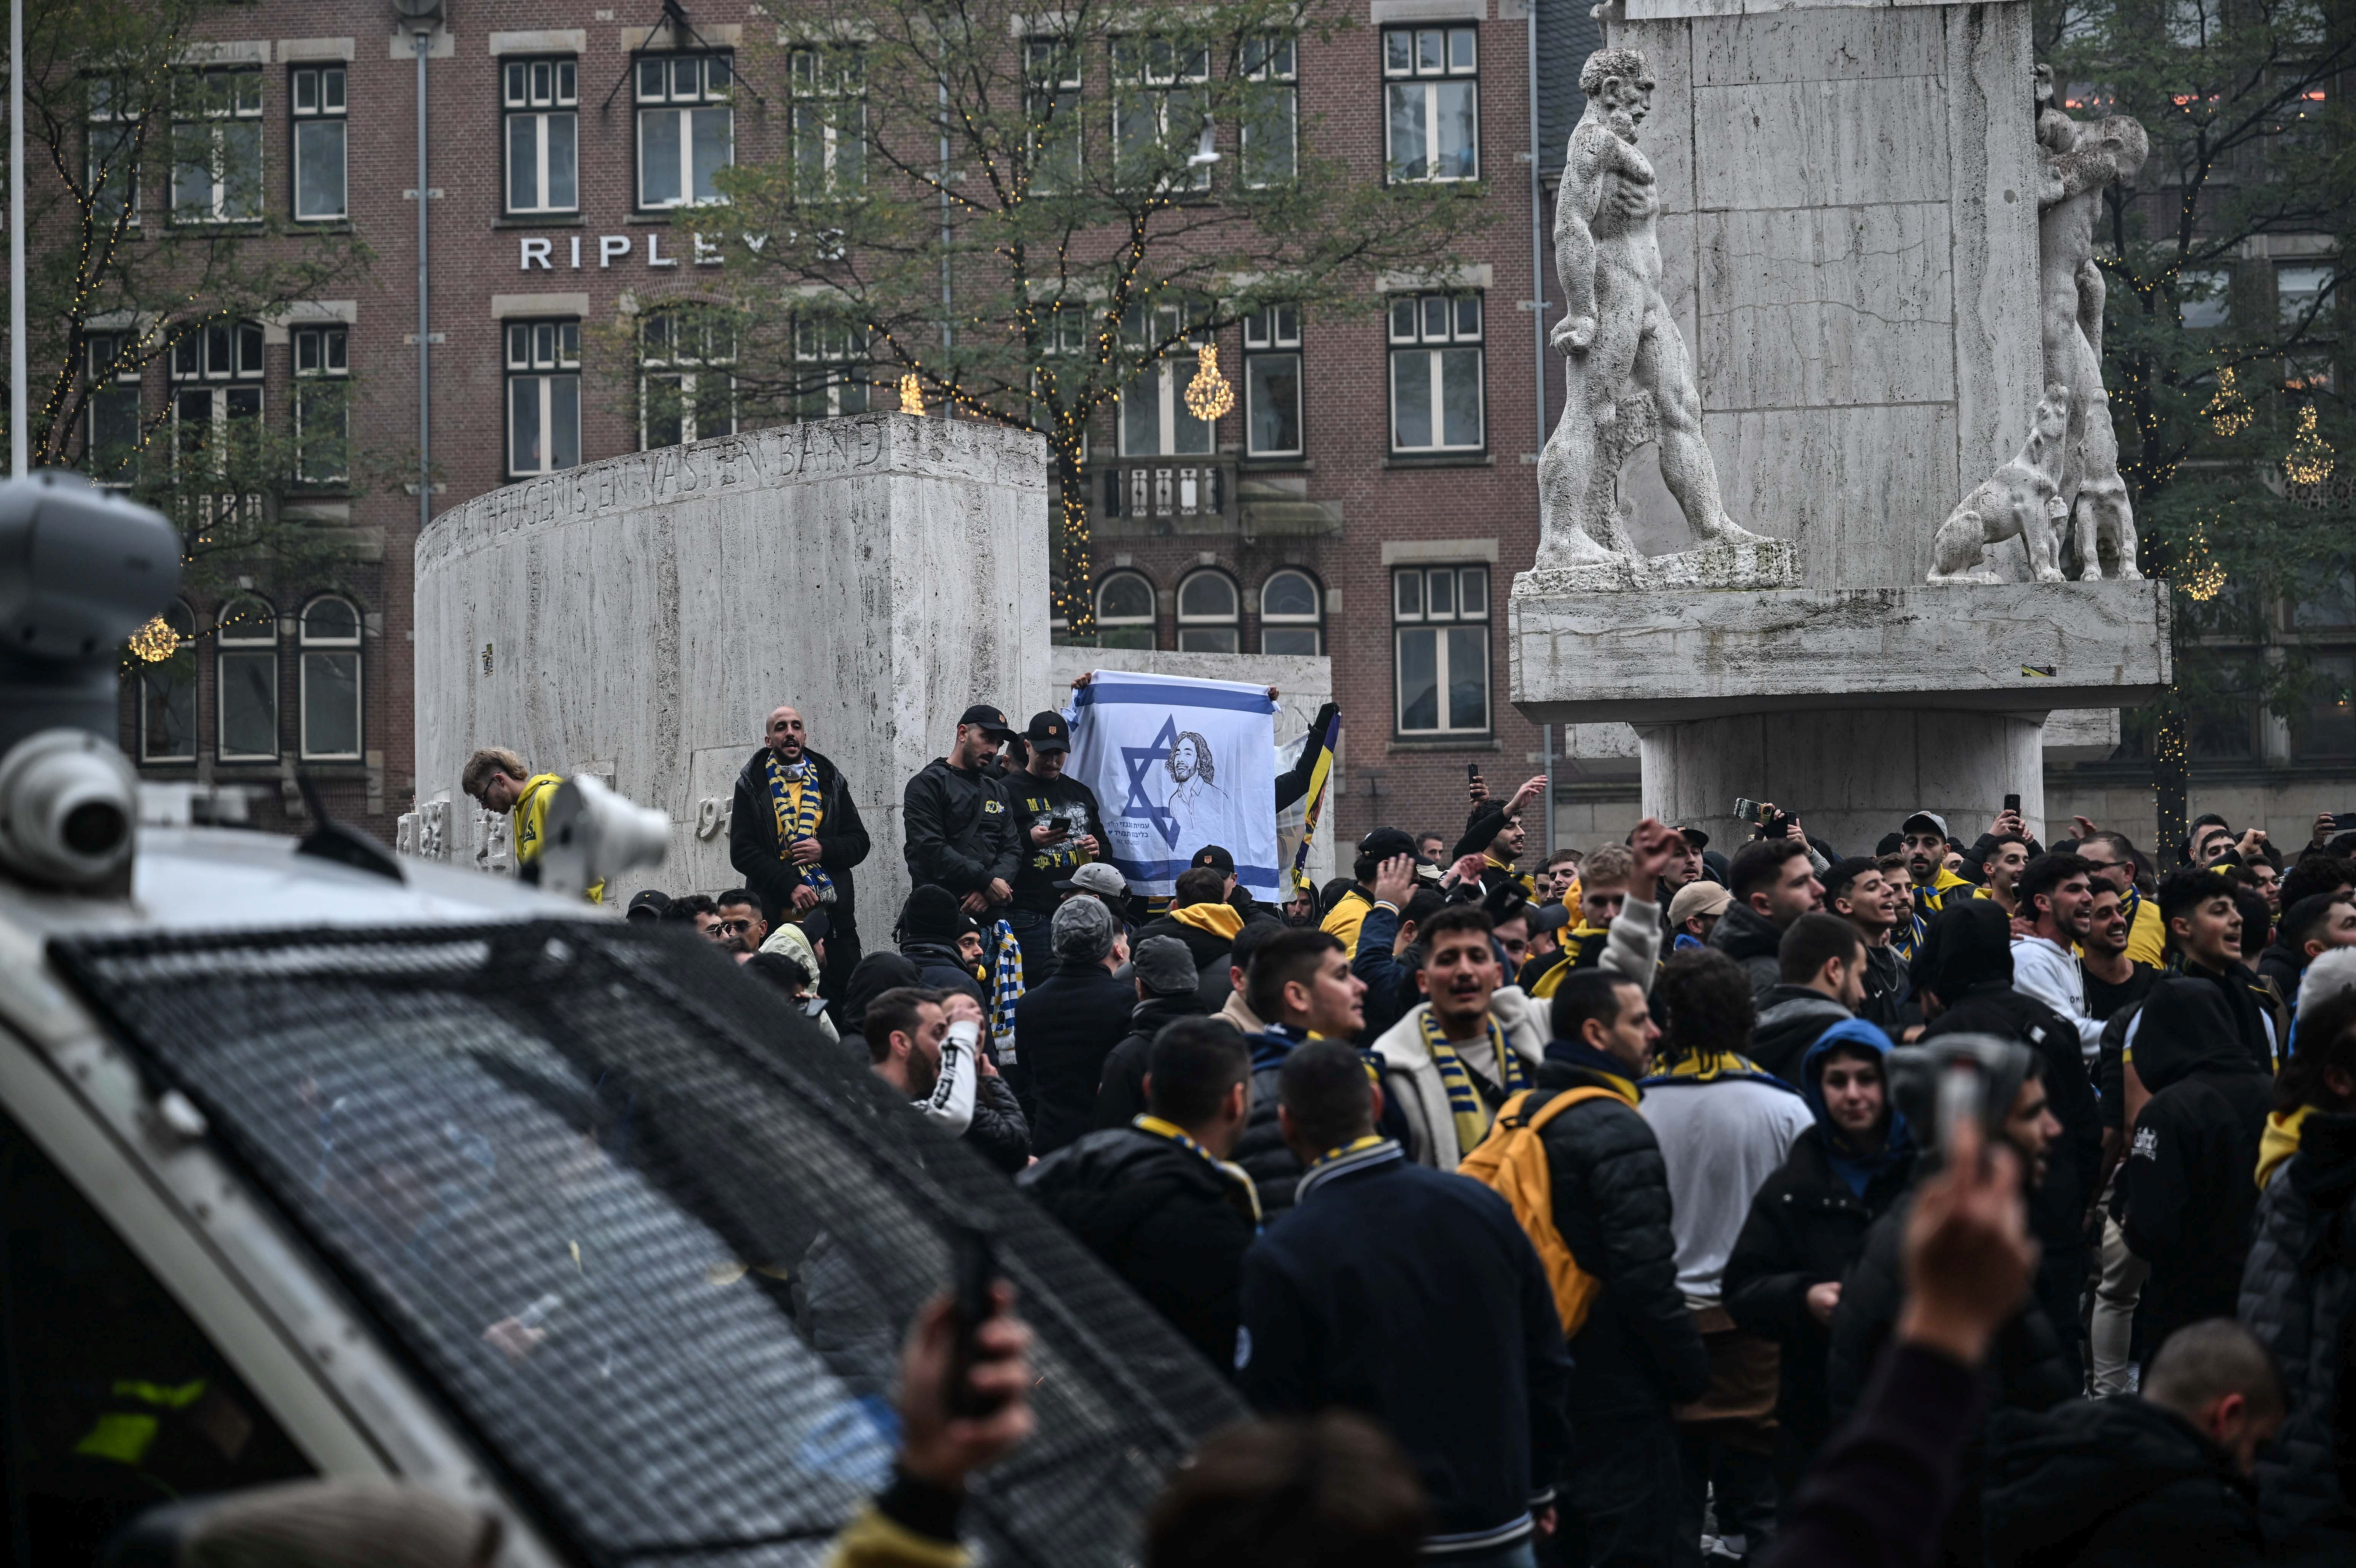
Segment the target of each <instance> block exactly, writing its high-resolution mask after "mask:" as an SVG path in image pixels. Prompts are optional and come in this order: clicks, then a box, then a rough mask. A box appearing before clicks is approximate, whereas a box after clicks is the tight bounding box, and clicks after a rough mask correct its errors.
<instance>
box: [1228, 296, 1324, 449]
mask: <svg viewBox="0 0 2356 1568" xmlns="http://www.w3.org/2000/svg"><path fill="white" fill-rule="evenodd" d="M1243 338H1244V374H1243V393H1244V397H1243V402H1244V410H1243V412H1244V455H1245V456H1247V457H1298V456H1300V455H1301V453H1303V452H1305V451H1307V450H1308V446H1309V406H1308V405H1309V397H1308V390H1307V384H1306V381H1305V379H1304V377H1303V369H1304V367H1303V362H1302V359H1301V307H1300V306H1299V305H1291V304H1272V305H1270V306H1269V307H1268V308H1267V309H1266V310H1258V311H1254V312H1252V313H1251V314H1250V315H1247V316H1245V317H1244V320H1243ZM1260 359H1290V360H1291V361H1292V428H1293V432H1294V433H1295V435H1296V436H1297V438H1298V439H1297V440H1295V442H1294V443H1293V444H1292V445H1290V446H1262V445H1260V444H1259V417H1258V416H1259V394H1258V381H1257V380H1256V379H1254V377H1253V374H1252V372H1253V368H1254V362H1255V361H1256V360H1260Z"/></svg>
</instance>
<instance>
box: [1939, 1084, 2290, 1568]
mask: <svg viewBox="0 0 2356 1568" xmlns="http://www.w3.org/2000/svg"><path fill="white" fill-rule="evenodd" d="M2235 1043H2236V1044H2238V1043H2239V1042H2238V1041H2236V1042H2235ZM1985 1498H1986V1502H1985V1508H1986V1510H1987V1544H1988V1561H1989V1562H1990V1563H2008V1564H2013V1565H2015V1568H2233V1565H2239V1564H2243V1563H2255V1562H2256V1561H2257V1560H2258V1558H2259V1556H2260V1554H2261V1553H2262V1552H2263V1550H2264V1543H2263V1542H2262V1541H2260V1539H2259V1535H2258V1505H2257V1488H2254V1487H2253V1486H2252V1485H2251V1484H2250V1483H2249V1481H2248V1480H2247V1479H2245V1478H2244V1477H2243V1476H2242V1475H2241V1473H2240V1472H2239V1471H2238V1470H2236V1469H2235V1467H2234V1465H2233V1456H2232V1455H2231V1454H2229V1453H2227V1452H2226V1451H2225V1450H2224V1449H2222V1448H2220V1447H2219V1446H2218V1445H2216V1444H2214V1443H2211V1441H2209V1439H2208V1438H2207V1437H2205V1436H2203V1435H2201V1433H2199V1432H2197V1431H2195V1430H2194V1429H2193V1427H2192V1425H2191V1424H2190V1422H2187V1421H2186V1420H2185V1419H2184V1418H2183V1417H2181V1416H2179V1415H2178V1414H2177V1413H2175V1412H2173V1411H2170V1410H2165V1409H2162V1408H2161V1407H2160V1406H2158V1405H2156V1404H2148V1403H2145V1402H2144V1401H2143V1400H2140V1399H2137V1398H2136V1397H2135V1396H2134V1395H2132V1394H2126V1395H2122V1396H2120V1397H2118V1398H2115V1399H2098V1400H2070V1401H2067V1402H2065V1403H2061V1404H2057V1405H2055V1406H2054V1407H2053V1408H2052V1409H2051V1410H2048V1411H2044V1412H2042V1413H2031V1412H2029V1411H2025V1410H1999V1411H1997V1413H1995V1415H1993V1416H1992V1417H1990V1418H1989V1421H1988V1465H1987V1491H1986V1494H1985Z"/></svg>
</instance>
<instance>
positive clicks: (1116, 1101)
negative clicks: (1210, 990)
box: [1096, 934, 1250, 1127]
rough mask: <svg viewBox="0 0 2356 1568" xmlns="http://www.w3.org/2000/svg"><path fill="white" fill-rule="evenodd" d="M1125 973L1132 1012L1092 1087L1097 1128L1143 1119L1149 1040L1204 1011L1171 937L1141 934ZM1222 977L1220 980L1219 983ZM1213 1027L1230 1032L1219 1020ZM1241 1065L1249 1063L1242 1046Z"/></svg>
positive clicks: (1186, 959) (1187, 961) (1189, 959)
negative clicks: (1133, 987)
mask: <svg viewBox="0 0 2356 1568" xmlns="http://www.w3.org/2000/svg"><path fill="white" fill-rule="evenodd" d="M1221 956H1222V961H1224V958H1225V955H1221ZM1129 968H1130V975H1131V976H1133V977H1134V978H1135V980H1136V982H1137V1007H1136V1008H1135V1010H1133V1011H1132V1012H1131V1013H1130V1015H1129V1033H1127V1034H1126V1035H1124V1036H1122V1037H1121V1041H1120V1043H1119V1045H1116V1046H1114V1047H1113V1048H1112V1054H1111V1055H1109V1056H1108V1057H1106V1058H1105V1063H1104V1073H1103V1076H1102V1077H1101V1078H1100V1079H1099V1081H1098V1084H1097V1105H1096V1125H1098V1127H1125V1126H1127V1125H1129V1124H1130V1122H1132V1121H1134V1120H1135V1119H1136V1118H1137V1117H1138V1116H1140V1115H1143V1114H1144V1112H1145V1103H1146V1093H1145V1079H1146V1074H1147V1072H1148V1071H1149V1070H1150V1063H1151V1061H1152V1053H1153V1042H1154V1040H1155V1039H1156V1038H1157V1037H1159V1036H1160V1035H1161V1033H1162V1030H1163V1029H1166V1028H1168V1027H1169V1026H1170V1025H1172V1024H1173V1023H1176V1022H1177V1021H1178V1020H1179V1019H1189V1018H1201V1017H1204V1016H1205V1014H1206V1013H1208V1011H1209V1009H1208V1008H1205V1007H1204V1006H1203V998H1202V997H1201V996H1199V995H1198V994H1197V993H1196V989H1195V987H1196V984H1197V976H1195V973H1194V957H1193V955H1190V954H1188V953H1187V951H1186V945H1185V944H1184V943H1182V942H1180V941H1179V940H1178V939H1177V938H1176V937H1174V936H1146V935H1143V934H1141V935H1140V936H1139V937H1138V939H1137V942H1136V944H1135V945H1134V946H1133V947H1131V948H1130V955H1129ZM1225 978H1226V977H1225V976H1221V983H1222V984H1224V983H1225ZM1219 1027H1221V1028H1222V1029H1228V1030H1230V1031H1231V1032H1232V1031H1233V1030H1234V1026H1233V1025H1232V1024H1229V1023H1227V1022H1226V1021H1225V1020H1224V1019H1222V1020H1220V1024H1219ZM1245 1061H1247V1063H1248V1061H1250V1051H1249V1048H1248V1047H1247V1048H1246V1050H1245Z"/></svg>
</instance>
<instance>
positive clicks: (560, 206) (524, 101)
mask: <svg viewBox="0 0 2356 1568" xmlns="http://www.w3.org/2000/svg"><path fill="white" fill-rule="evenodd" d="M559 122H562V123H565V124H566V125H569V126H570V127H571V133H572V136H573V199H572V200H571V201H564V202H561V201H558V200H556V199H555V198H554V192H553V191H552V189H551V187H550V183H549V171H550V167H551V162H552V160H551V156H550V149H551V148H552V146H553V145H554V144H555V142H556V139H557V138H556V127H557V124H558V123H559ZM519 125H528V126H529V127H530V135H531V155H530V156H531V176H532V189H533V191H534V192H535V193H537V196H538V199H537V200H536V201H533V202H530V203H527V204H525V205H523V206H518V205H517V204H516V200H515V194H516V190H515V176H516V144H515V136H516V129H517V127H518V126H519ZM499 158H500V181H499V202H500V208H501V210H502V211H505V212H509V213H511V214H517V215H529V214H532V213H540V212H578V211H580V210H581V62H580V60H579V59H576V58H575V57H573V56H572V55H542V56H540V57H537V58H532V59H502V60H501V61H500V62H499Z"/></svg>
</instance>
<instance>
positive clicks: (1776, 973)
mask: <svg viewBox="0 0 2356 1568" xmlns="http://www.w3.org/2000/svg"><path fill="white" fill-rule="evenodd" d="M1709 944H1710V945H1711V946H1712V947H1715V948H1717V949H1718V950H1719V952H1720V953H1723V954H1725V955H1727V956H1728V957H1729V958H1731V959H1733V960H1734V961H1735V962H1736V963H1738V964H1740V965H1742V972H1743V973H1744V974H1746V975H1748V976H1751V1000H1752V1001H1754V1002H1757V1003H1759V1004H1760V1007H1761V1009H1762V1011H1763V1010H1764V1009H1765V1007H1766V999H1767V993H1768V992H1769V991H1771V990H1772V989H1774V988H1775V987H1776V986H1777V984H1779V983H1780V982H1781V981H1782V979H1783V971H1782V969H1781V968H1780V967H1779V966H1778V965H1777V964H1776V962H1775V950H1776V949H1777V948H1779V947H1781V946H1783V932H1782V930H1781V929H1779V928H1778V927H1776V926H1774V925H1772V924H1771V923H1769V922H1768V919H1767V917H1766V916H1765V915H1763V914H1761V913H1760V912H1758V911H1757V910H1755V909H1752V908H1751V906H1750V905H1749V904H1742V903H1733V904H1729V905H1727V906H1726V912H1725V913H1724V914H1723V915H1721V916H1719V922H1718V925H1717V928H1716V929H1715V930H1713V931H1711V933H1709ZM1833 1021H1835V1022H1838V1021H1839V1020H1838V1019H1835V1020H1833ZM1752 1060H1753V1061H1756V1060H1758V1059H1757V1058H1755V1057H1754V1058H1752ZM1762 1065H1763V1064H1762Z"/></svg>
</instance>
